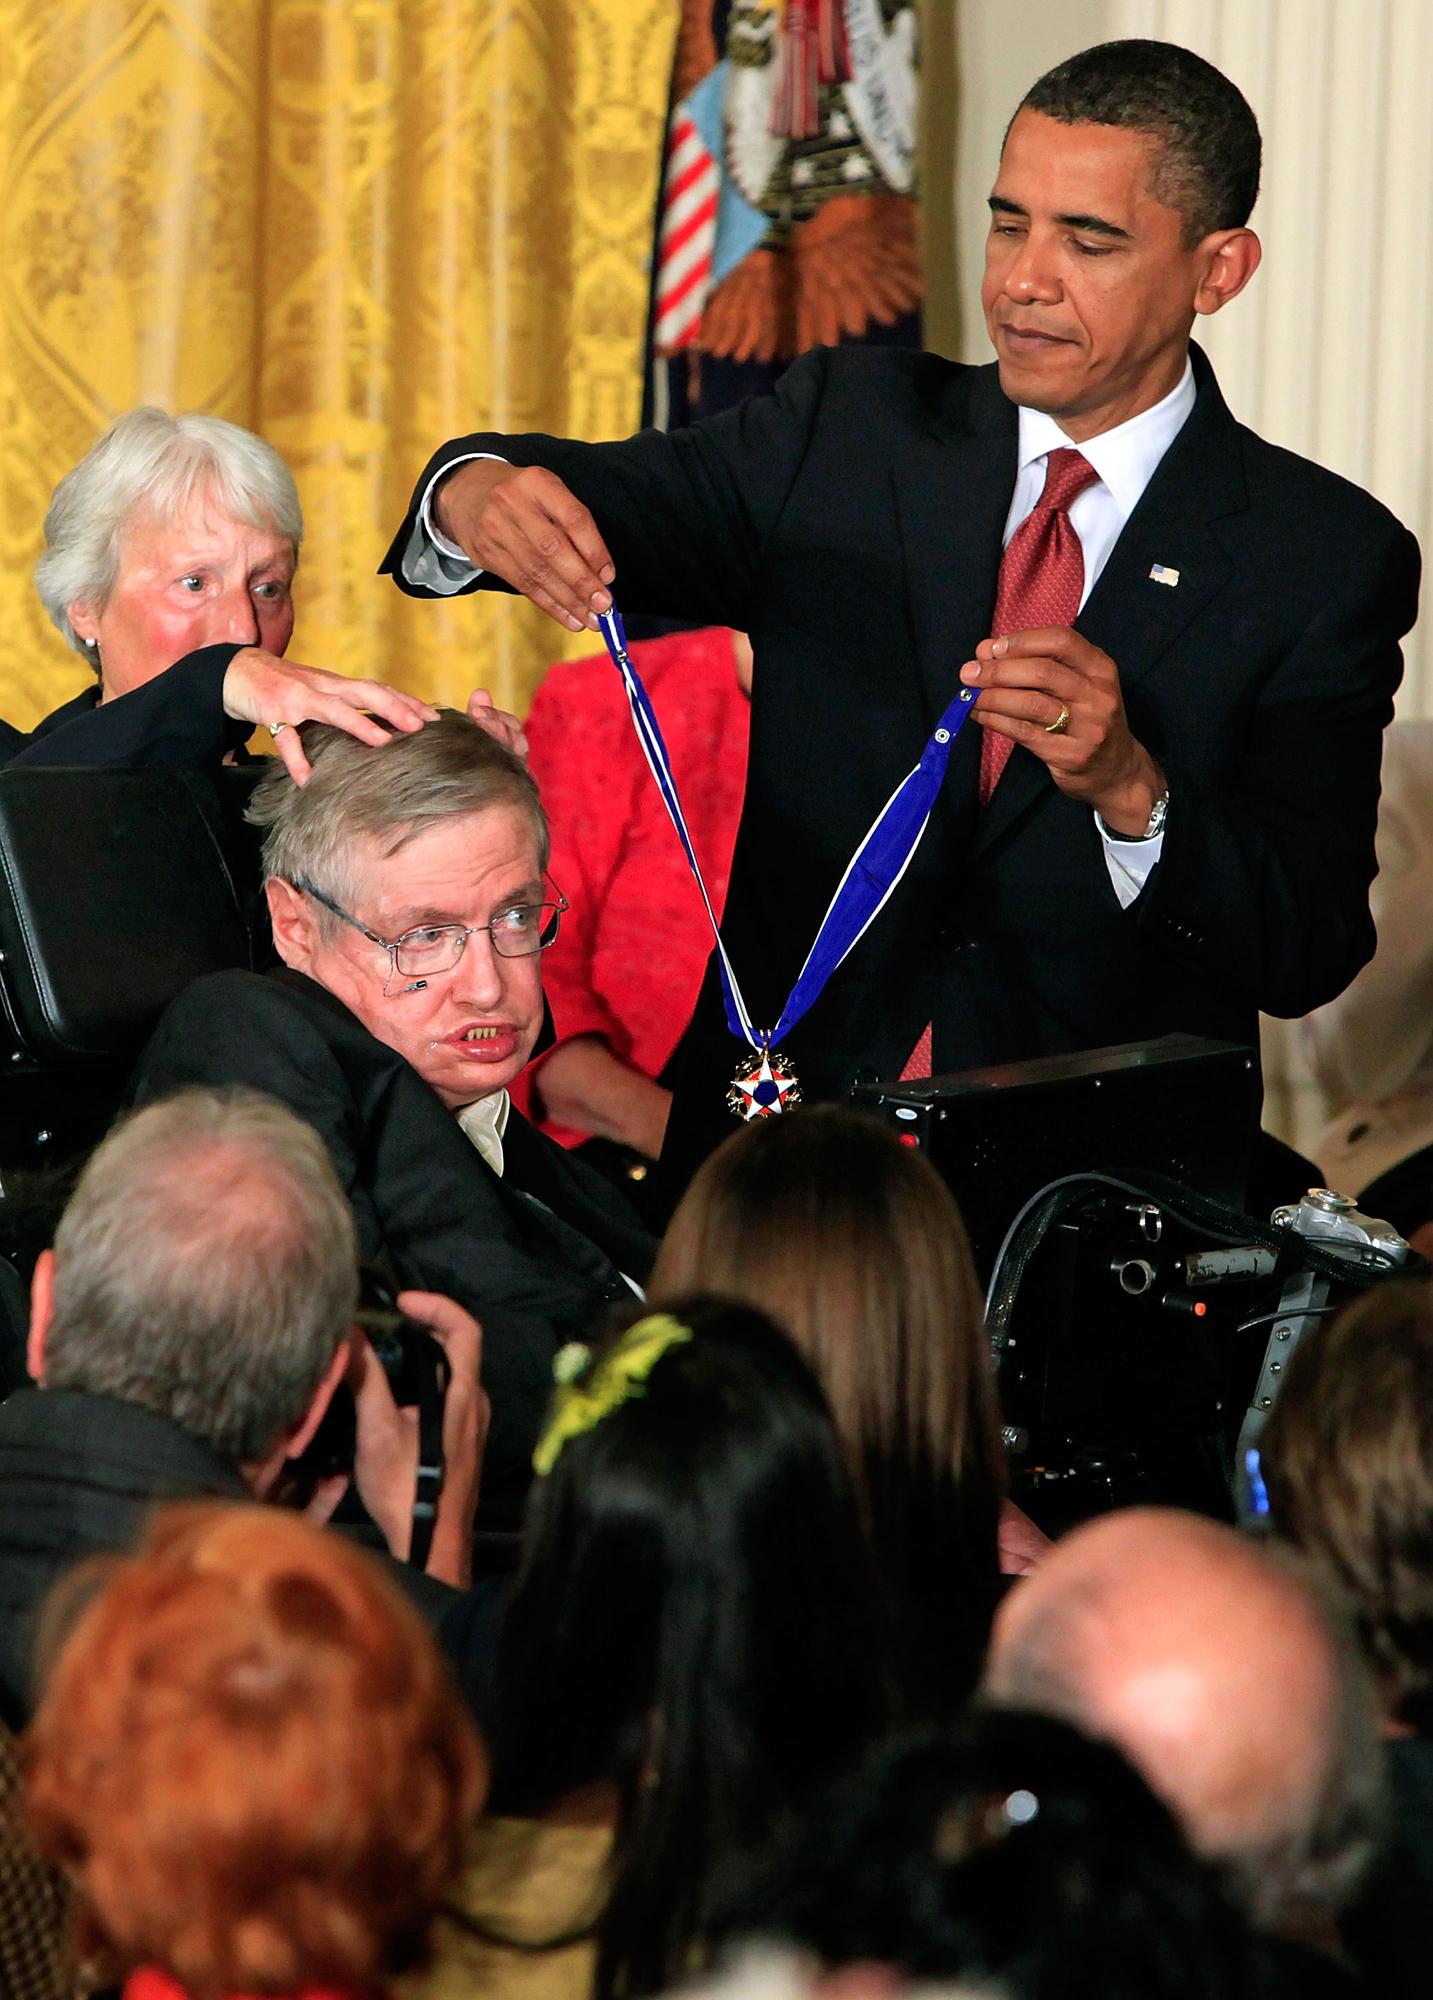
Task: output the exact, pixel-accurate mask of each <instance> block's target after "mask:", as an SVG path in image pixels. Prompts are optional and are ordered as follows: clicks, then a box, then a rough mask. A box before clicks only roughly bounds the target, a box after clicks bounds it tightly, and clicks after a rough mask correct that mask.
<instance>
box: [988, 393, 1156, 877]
mask: <svg viewBox="0 0 1433 2000" xmlns="http://www.w3.org/2000/svg"><path fill="white" fill-rule="evenodd" d="M1193 408H1194V368H1193V364H1192V363H1190V362H1188V361H1186V362H1185V364H1184V374H1183V375H1182V376H1181V378H1180V380H1179V382H1178V384H1177V386H1176V387H1175V388H1173V389H1171V390H1170V392H1169V394H1168V395H1167V396H1166V397H1165V398H1164V400H1163V402H1160V403H1156V404H1155V405H1154V406H1153V408H1151V409H1148V410H1141V411H1140V413H1139V415H1138V416H1137V417H1131V418H1130V420H1129V422H1128V423H1126V424H1116V426H1115V428H1114V429H1113V430H1112V431H1102V432H1101V433H1100V435H1099V436H1098V437H1093V438H1088V439H1087V440H1086V441H1085V443H1084V444H1082V445H1080V446H1079V447H1078V449H1079V450H1080V451H1081V452H1082V453H1083V454H1084V456H1085V458H1086V459H1087V460H1088V462H1089V463H1090V464H1091V465H1092V466H1093V467H1094V468H1095V471H1096V472H1097V473H1098V474H1099V475H1100V476H1099V478H1098V479H1097V480H1096V481H1095V483H1094V484H1093V485H1092V486H1087V487H1086V488H1085V490H1084V492H1083V493H1081V494H1080V495H1079V497H1078V498H1077V499H1075V500H1073V501H1072V502H1071V503H1070V526H1071V527H1072V528H1073V529H1074V531H1075V533H1076V534H1077V535H1078V536H1079V538H1080V547H1081V549H1082V550H1083V551H1084V557H1085V587H1084V590H1083V591H1082V592H1081V594H1080V609H1081V610H1083V609H1084V606H1085V600H1086V598H1087V597H1088V596H1089V594H1090V592H1091V591H1092V590H1093V589H1094V587H1095V585H1096V583H1098V581H1099V577H1100V571H1101V570H1102V569H1103V568H1104V566H1105V564H1106V563H1107V562H1108V561H1109V558H1110V551H1111V549H1113V547H1114V545H1115V543H1116V542H1117V541H1118V540H1119V538H1120V535H1121V533H1122V532H1123V529H1124V524H1125V522H1126V521H1127V520H1128V519H1129V517H1130V515H1131V514H1132V513H1133V512H1134V510H1135V508H1136V507H1137V506H1138V505H1139V503H1140V501H1141V499H1142V498H1143V497H1144V489H1145V487H1146V486H1148V484H1149V482H1150V480H1151V479H1153V477H1154V474H1155V468H1156V467H1157V466H1158V464H1159V461H1160V460H1161V459H1162V458H1163V457H1164V454H1165V453H1166V452H1167V451H1168V450H1169V447H1170V446H1171V445H1172V444H1173V443H1174V440H1175V439H1176V438H1177V437H1178V435H1179V433H1180V431H1181V430H1183V428H1184V425H1185V422H1186V420H1187V418H1188V416H1189V413H1190V411H1191V410H1192V409H1193ZM1071 442H1072V440H1071V439H1070V438H1068V437H1066V435H1065V433H1064V432H1063V431H1062V430H1061V429H1060V426H1059V425H1058V424H1057V423H1056V422H1055V419H1054V418H1053V417H1047V416H1046V415H1045V414H1044V412H1043V411H1042V410H1027V409H1024V408H1022V409H1021V411H1020V444H1019V471H1018V472H1017V474H1016V477H1015V492H1014V495H1013V497H1012V499H1011V501H1010V512H1009V513H1008V514H1007V515H1006V517H1005V546H1006V548H1009V546H1010V537H1011V536H1012V535H1013V534H1014V533H1015V530H1016V529H1017V528H1018V527H1019V526H1020V523H1021V522H1022V521H1024V520H1026V519H1028V517H1029V516H1030V515H1031V514H1033V513H1034V511H1035V507H1036V504H1037V502H1038V501H1039V498H1040V495H1041V494H1042V493H1043V492H1044V490H1045V465H1046V461H1047V459H1048V456H1049V454H1050V453H1051V452H1052V451H1056V450H1058V449H1059V448H1060V447H1061V446H1064V445H1069V444H1070V443H1071ZM1095 826H1096V828H1097V829H1098V832H1099V836H1100V839H1101V840H1102V841H1103V843H1104V849H1105V866H1106V868H1108V870H1109V872H1110V882H1111V883H1112V885H1113V887H1114V892H1115V894H1116V896H1118V898H1119V903H1120V908H1121V909H1122V910H1127V909H1128V908H1129V906H1130V904H1131V903H1132V902H1133V901H1134V899H1135V897H1136V896H1137V895H1138V894H1139V892H1140V890H1141V889H1142V888H1143V887H1144V885H1145V883H1146V882H1147V881H1148V880H1149V877H1150V873H1151V871H1152V869H1153V868H1154V864H1155V863H1156V861H1158V859H1159V856H1160V850H1161V849H1162V847H1163V846H1164V835H1163V834H1162V833H1157V834H1156V835H1155V836H1154V838H1153V840H1121V839H1120V838H1119V837H1118V836H1117V835H1116V834H1113V833H1111V832H1110V831H1109V830H1108V828H1107V827H1106V826H1105V823H1104V821H1103V820H1102V819H1101V818H1100V816H1099V814H1098V813H1096V815H1095Z"/></svg>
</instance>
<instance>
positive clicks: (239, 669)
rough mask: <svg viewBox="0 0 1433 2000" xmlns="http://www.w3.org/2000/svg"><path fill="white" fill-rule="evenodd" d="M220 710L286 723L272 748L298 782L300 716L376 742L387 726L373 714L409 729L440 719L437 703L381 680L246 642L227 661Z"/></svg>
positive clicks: (301, 776)
mask: <svg viewBox="0 0 1433 2000" xmlns="http://www.w3.org/2000/svg"><path fill="white" fill-rule="evenodd" d="M365 710H371V711H372V713H371V714H367V713H365ZM224 713H225V714H226V715H232V716H233V717H234V719H235V720H236V721H237V722H254V723H262V724H263V725H264V727H265V728H268V729H274V728H277V727H278V725H279V724H280V723H286V724H287V725H288V726H287V728H284V729H281V730H280V731H279V734H278V735H277V736H276V737H275V738H274V748H275V750H277V752H278V754H279V755H280V757H282V758H283V760H284V763H285V764H286V765H287V766H288V768H289V772H290V774H291V775H292V777H293V779H294V782H295V783H296V784H300V785H302V784H303V783H304V782H305V781H306V780H307V778H308V775H309V761H308V758H307V757H305V755H304V747H303V744H302V743H301V742H300V741H299V735H298V728H297V725H298V724H299V723H300V722H332V723H334V724H336V725H337V727H338V728H340V729H346V730H347V731H348V733H349V735H350V736H356V737H357V738H358V740H359V742H360V743H372V744H374V745H375V746H376V745H378V744H382V743H386V742H387V741H388V739H389V736H390V734H391V731H389V730H387V729H385V728H384V727H383V726H382V724H381V723H379V722H375V721H374V719H373V718H374V716H375V715H381V716H382V717H383V718H384V720H385V721H387V722H391V723H392V724H393V727H394V728H395V729H401V730H402V731H404V733H405V734H407V735H412V733H413V731H414V730H416V729H421V728H422V727H423V724H424V723H425V722H436V721H437V720H438V711H437V709H436V708H432V707H430V706H429V704H428V703H427V702H426V701H419V699H418V697H417V696H416V695H411V694H403V693H401V692H400V691H399V689H397V688H394V687H389V686H388V685H387V684H386V682H384V681H353V680H349V679H348V677H347V675H345V674H331V673H328V672H327V671H326V670H325V669H324V668H323V667H301V666H300V665H299V664H298V662H297V661H296V660H281V659H280V658H279V657H278V655H277V654H276V653H266V652H265V651H264V649H263V648H262V646H245V648H244V650H243V651H242V652H241V653H236V654H235V655H234V657H233V659H232V660H231V661H230V663H229V671H228V672H227V673H226V674H225V676H224Z"/></svg>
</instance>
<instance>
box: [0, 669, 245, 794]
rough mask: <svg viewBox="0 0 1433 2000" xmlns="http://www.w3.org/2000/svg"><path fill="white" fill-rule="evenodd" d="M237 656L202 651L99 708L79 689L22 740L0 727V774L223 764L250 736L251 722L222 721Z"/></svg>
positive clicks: (96, 699) (94, 697)
mask: <svg viewBox="0 0 1433 2000" xmlns="http://www.w3.org/2000/svg"><path fill="white" fill-rule="evenodd" d="M242 650H243V648H242V647H240V646H228V645H225V646H205V647H203V648H202V649H201V650H200V651H199V652H197V653H186V654H185V656H184V658H183V659H182V660H176V661H175V663H174V665H173V666H172V667H168V668H166V670H165V671H164V672H163V673H162V674H156V675H155V677H154V679H153V680H152V681H146V682H145V683H144V685H143V687H137V688H135V689H134V690H133V692H132V693H130V694H122V695H120V696H118V697H117V699H116V700H114V701H107V702H105V703H104V704H103V705H101V702H100V691H99V688H98V687H92V688H86V689H85V691H84V693H83V694H77V695H76V696H75V698H74V700H73V701H67V702H66V703H65V705H64V706H63V708H57V709H56V710H55V712H54V714H53V715H47V716H46V717H45V719H44V721H43V722H42V723H40V724H39V725H38V726H37V727H36V728H35V729H34V730H33V731H32V732H31V733H30V735H28V736H26V735H24V734H23V733H22V732H21V731H20V730H18V729H15V728H12V727H11V725H10V724H9V723H8V722H0V766H9V765H11V764H15V765H20V766H22V767H24V766H33V765H37V764H48V765H87V764H110V765H122V766H125V767H127V768H138V767H139V766H141V765H151V764H164V765H174V764H184V765H190V764H192V765H195V766H197V767H200V768H202V767H204V766H206V765H209V764H219V763H222V762H223V760H224V757H225V754H226V753H227V752H228V751H231V750H233V751H238V750H240V749H242V747H243V745H244V744H245V743H247V742H248V740H249V738H250V737H251V736H252V735H253V733H254V725H253V723H252V722H236V721H234V720H233V718H232V717H230V716H227V715H225V713H224V676H225V674H226V673H227V672H228V671H229V666H230V663H231V661H232V660H233V658H234V655H235V654H236V653H238V652H241V651H242Z"/></svg>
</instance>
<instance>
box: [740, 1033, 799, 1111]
mask: <svg viewBox="0 0 1433 2000" xmlns="http://www.w3.org/2000/svg"><path fill="white" fill-rule="evenodd" d="M800 1102H801V1085H800V1084H799V1083H798V1082H797V1081H796V1071H795V1070H794V1069H793V1068H792V1067H791V1064H790V1063H789V1062H788V1061H787V1059H786V1057H785V1056H783V1055H773V1054H772V1052H771V1050H770V1049H761V1050H759V1051H758V1052H757V1053H756V1054H755V1055H754V1056H747V1057H746V1059H745V1061H743V1062H740V1063H738V1064H737V1067H736V1075H735V1076H734V1077H733V1078H732V1080H731V1089H730V1090H729V1091H728V1092H727V1094H726V1103H727V1109H728V1111H730V1113H731V1115H732V1117H733V1118H744V1119H746V1120H747V1121H748V1123H749V1122H750V1121H751V1120H752V1119H753V1118H774V1117H775V1116H776V1114H777V1113H778V1112H779V1111H790V1110H792V1109H793V1108H794V1107H795V1106H796V1105H798V1104H799V1103H800Z"/></svg>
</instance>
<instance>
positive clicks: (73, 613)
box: [65, 604, 99, 646]
mask: <svg viewBox="0 0 1433 2000" xmlns="http://www.w3.org/2000/svg"><path fill="white" fill-rule="evenodd" d="M65 616H66V618H68V619H69V621H70V624H71V626H72V627H73V629H74V631H75V633H76V634H77V635H78V637H80V638H81V639H83V640H84V642H85V644H86V645H87V646H93V645H94V643H95V641H96V640H97V639H98V638H99V619H98V618H97V617H96V616H95V613H94V609H93V607H92V606H91V605H88V604H67V605H66V606H65Z"/></svg>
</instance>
